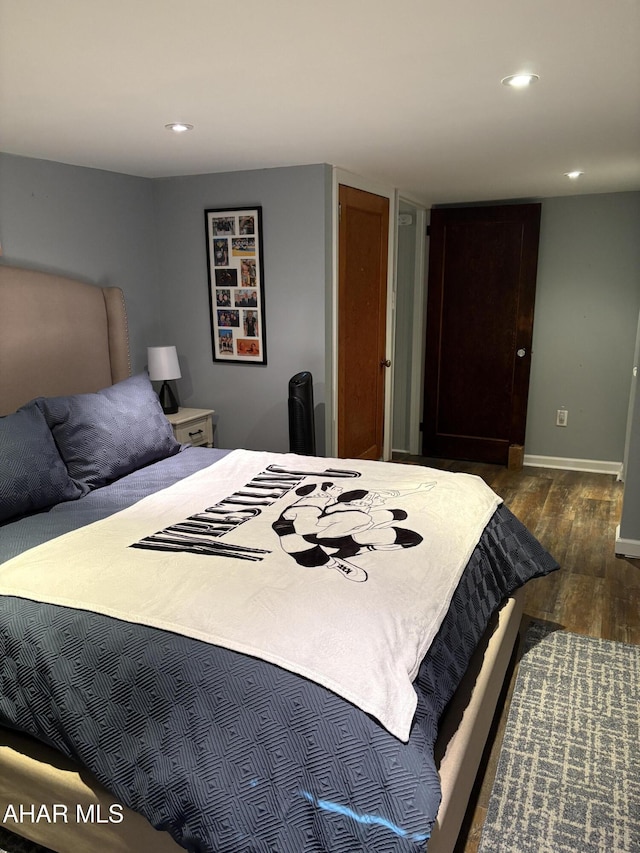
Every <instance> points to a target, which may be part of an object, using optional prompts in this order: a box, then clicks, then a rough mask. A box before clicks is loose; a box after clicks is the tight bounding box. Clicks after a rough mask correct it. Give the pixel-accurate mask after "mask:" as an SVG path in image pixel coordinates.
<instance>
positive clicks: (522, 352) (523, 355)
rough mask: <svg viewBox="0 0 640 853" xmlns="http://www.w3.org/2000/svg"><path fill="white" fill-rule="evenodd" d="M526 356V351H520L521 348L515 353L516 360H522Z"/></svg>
mask: <svg viewBox="0 0 640 853" xmlns="http://www.w3.org/2000/svg"><path fill="white" fill-rule="evenodd" d="M526 354H527V351H526V349H522V347H520V349H519V350H518V352H517V353H516V355H517V356H518V358H524V357H525V355H526Z"/></svg>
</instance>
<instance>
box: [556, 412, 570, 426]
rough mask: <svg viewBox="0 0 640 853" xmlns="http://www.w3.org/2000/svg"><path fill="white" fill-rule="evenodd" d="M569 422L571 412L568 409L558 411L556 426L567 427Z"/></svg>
mask: <svg viewBox="0 0 640 853" xmlns="http://www.w3.org/2000/svg"><path fill="white" fill-rule="evenodd" d="M568 422H569V412H568V411H567V410H566V409H558V412H557V414H556V426H561V427H566V426H567V424H568Z"/></svg>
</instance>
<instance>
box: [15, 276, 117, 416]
mask: <svg viewBox="0 0 640 853" xmlns="http://www.w3.org/2000/svg"><path fill="white" fill-rule="evenodd" d="M130 374H131V358H130V354H129V334H128V328H127V314H126V308H125V303H124V295H123V293H122V291H121V290H120V288H119V287H96V286H95V285H92V284H86V283H84V282H82V281H76V280H75V279H72V278H65V277H64V276H59V275H52V274H50V273H44V272H38V271H35V270H28V269H20V268H18V267H10V266H4V265H0V415H7V414H10V413H11V412H14V411H15V410H16V409H18V408H19V407H20V406H22V405H23V404H24V403H27V402H28V401H29V400H32V399H33V398H34V397H39V396H44V397H53V396H58V395H66V394H82V393H86V392H89V391H98V390H100V388H106V387H107V386H108V385H112V384H113V383H114V382H119V381H120V380H121V379H126V378H127V376H130Z"/></svg>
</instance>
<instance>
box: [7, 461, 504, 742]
mask: <svg viewBox="0 0 640 853" xmlns="http://www.w3.org/2000/svg"><path fill="white" fill-rule="evenodd" d="M499 503H500V498H498V497H497V495H495V494H494V493H493V492H492V491H491V490H490V489H489V488H488V487H487V486H486V485H485V483H484V482H483V481H482V480H481V479H479V478H478V477H473V476H469V475H465V474H451V473H449V472H444V471H436V470H432V469H428V468H421V467H414V466H405V465H396V464H391V463H381V462H366V461H362V460H357V461H354V460H345V459H324V458H315V457H314V458H311V457H302V456H294V455H291V454H273V453H256V452H250V451H242V450H238V451H233V452H232V453H231V454H229V455H228V456H226V457H225V458H224V459H223V460H221V461H220V462H217V463H215V464H214V465H212V466H211V467H209V468H207V469H204V470H202V471H199V472H198V473H196V474H193V475H191V476H190V477H187V478H186V479H184V480H182V481H180V482H179V483H176V484H175V485H173V486H171V487H170V488H168V489H165V490H163V491H161V492H158V493H156V494H153V495H150V496H149V497H147V498H145V499H143V500H141V501H140V502H139V503H137V504H135V505H134V506H132V507H129V508H128V509H125V510H122V511H121V512H119V513H118V514H116V515H114V516H110V517H109V518H106V519H104V520H102V521H98V522H95V523H94V524H91V525H88V526H87V527H84V528H81V529H79V530H76V531H73V532H71V533H68V534H66V535H64V536H61V537H59V538H58V539H54V540H52V541H51V542H47V543H45V544H44V545H40V546H38V547H37V548H34V549H32V550H30V551H27V552H25V553H24V554H21V555H19V556H18V557H15V558H14V559H13V560H10V561H9V562H7V563H5V564H4V565H2V566H1V567H0V594H4V595H16V596H21V597H24V598H30V599H35V600H37V601H43V602H49V603H52V604H60V605H65V606H70V607H75V608H81V609H85V610H92V611H95V612H98V613H103V614H106V615H109V616H114V617H117V618H118V619H124V620H127V621H131V622H139V623H142V624H145V625H150V626H155V627H157V628H162V629H166V630H169V631H174V632H178V633H181V634H184V635H186V636H189V637H194V638H196V639H200V640H204V641H206V642H209V643H214V644H217V645H221V646H224V647H226V648H229V649H233V650H236V651H239V652H243V653H246V654H250V655H253V656H255V657H259V658H262V659H264V660H266V661H270V662H271V663H274V664H277V665H279V666H282V667H284V668H286V669H289V670H291V671H293V672H295V673H298V674H300V675H303V676H305V677H307V678H309V679H312V680H313V681H316V682H318V683H320V684H322V685H324V686H325V687H327V688H329V689H330V690H332V691H334V692H335V693H338V694H339V695H341V696H343V697H344V698H345V699H347V700H349V701H350V702H352V703H353V704H355V705H357V706H358V707H360V708H362V710H363V711H366V712H367V713H369V714H371V715H372V716H374V717H375V718H376V719H378V720H379V721H380V723H382V725H383V726H385V727H386V728H387V729H388V730H389V731H390V732H391V733H392V734H394V735H395V736H396V737H398V738H399V739H400V740H403V741H406V740H407V739H408V737H409V731H410V727H411V722H412V719H413V716H414V713H415V708H416V694H415V691H414V689H413V686H412V681H413V679H414V677H415V676H416V674H417V671H418V667H419V664H420V661H421V659H422V658H423V656H424V654H425V653H426V651H427V650H428V648H429V645H430V644H431V642H432V640H433V638H434V636H435V634H436V632H437V630H438V628H439V626H440V624H441V622H442V620H443V618H444V615H445V613H446V611H447V608H448V607H449V603H450V601H451V597H452V595H453V592H454V590H455V588H456V585H457V583H458V581H459V579H460V576H461V574H462V571H463V569H464V567H465V565H466V563H467V562H468V560H469V558H470V556H471V553H472V551H473V549H474V547H475V545H476V544H477V542H478V539H479V538H480V535H481V533H482V531H483V529H484V527H485V525H486V524H487V522H488V521H489V519H490V518H491V515H492V514H493V512H494V511H495V509H496V507H497V506H498V504H499Z"/></svg>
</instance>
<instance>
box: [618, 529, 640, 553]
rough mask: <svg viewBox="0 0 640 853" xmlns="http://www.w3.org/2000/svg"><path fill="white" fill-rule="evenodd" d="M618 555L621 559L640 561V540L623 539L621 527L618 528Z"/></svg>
mask: <svg viewBox="0 0 640 853" xmlns="http://www.w3.org/2000/svg"><path fill="white" fill-rule="evenodd" d="M616 554H618V555H619V556H620V557H631V558H633V559H640V540H638V539H621V538H620V525H618V526H617V527H616Z"/></svg>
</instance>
